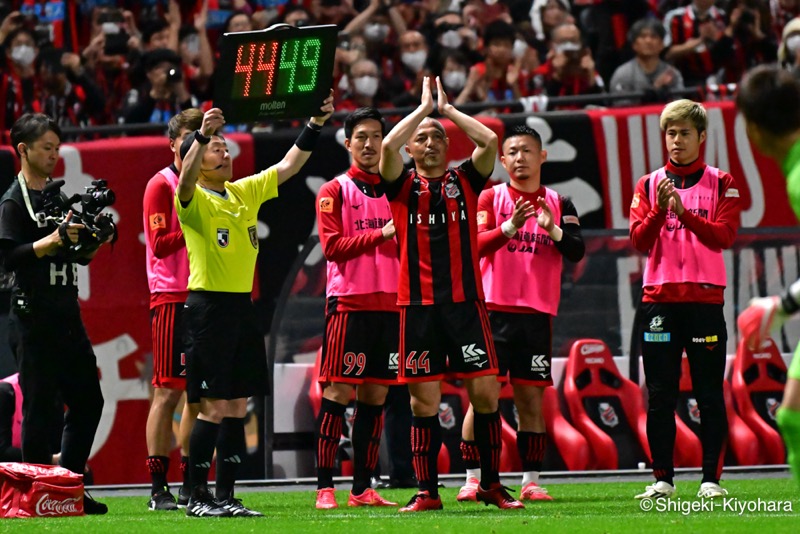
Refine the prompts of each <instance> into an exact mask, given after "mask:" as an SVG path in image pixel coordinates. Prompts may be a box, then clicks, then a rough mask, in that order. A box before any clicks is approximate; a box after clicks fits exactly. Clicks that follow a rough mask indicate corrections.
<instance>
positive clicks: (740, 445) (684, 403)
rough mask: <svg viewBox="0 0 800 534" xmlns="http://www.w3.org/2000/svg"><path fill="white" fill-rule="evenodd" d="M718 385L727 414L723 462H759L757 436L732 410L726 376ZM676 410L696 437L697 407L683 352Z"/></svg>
mask: <svg viewBox="0 0 800 534" xmlns="http://www.w3.org/2000/svg"><path fill="white" fill-rule="evenodd" d="M722 387H723V394H724V396H725V411H726V413H727V416H728V452H729V453H730V455H729V456H728V459H727V460H726V463H728V464H735V465H756V464H758V463H760V462H759V460H758V459H759V452H760V447H759V444H758V438H756V436H755V434H753V431H752V430H750V427H749V426H747V424H746V423H745V422H744V421H742V418H741V417H739V414H737V413H736V410H735V409H734V407H733V397H732V396H731V386H730V384H729V383H728V381H727V380H726V381H724V382H723V383H722ZM677 413H678V416H679V417H680V419H681V421H682V422H683V423H684V424H685V425H686V426H687V427H688V428H689V430H691V431H692V432H694V434H695V435H696V436H698V437H699V436H700V410H699V409H698V407H697V401H696V400H695V397H694V394H693V393H692V375H691V373H690V372H689V359H688V358H686V357H685V356H684V358H683V361H682V362H681V385H680V397H679V399H678V410H677ZM701 448H702V447H701Z"/></svg>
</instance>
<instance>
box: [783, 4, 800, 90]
mask: <svg viewBox="0 0 800 534" xmlns="http://www.w3.org/2000/svg"><path fill="white" fill-rule="evenodd" d="M778 60H779V61H780V63H781V65H783V68H785V69H787V70H788V71H789V72H791V73H792V74H794V76H795V77H796V78H800V17H797V18H793V19H792V20H790V21H789V22H788V23H787V24H786V26H785V27H784V28H783V36H782V38H781V45H780V47H779V48H778Z"/></svg>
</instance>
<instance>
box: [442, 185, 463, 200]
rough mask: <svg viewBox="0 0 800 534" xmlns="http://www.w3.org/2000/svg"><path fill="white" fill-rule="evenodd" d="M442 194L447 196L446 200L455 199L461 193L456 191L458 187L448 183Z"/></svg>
mask: <svg viewBox="0 0 800 534" xmlns="http://www.w3.org/2000/svg"><path fill="white" fill-rule="evenodd" d="M444 194H445V195H447V198H457V197H458V196H459V195H460V194H461V191H459V190H458V186H457V185H456V184H454V183H448V184H445V186H444Z"/></svg>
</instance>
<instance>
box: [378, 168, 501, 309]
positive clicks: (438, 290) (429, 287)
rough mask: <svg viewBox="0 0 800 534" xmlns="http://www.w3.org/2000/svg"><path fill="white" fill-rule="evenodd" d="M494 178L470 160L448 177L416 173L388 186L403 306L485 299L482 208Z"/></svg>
mask: <svg viewBox="0 0 800 534" xmlns="http://www.w3.org/2000/svg"><path fill="white" fill-rule="evenodd" d="M488 179H489V177H488V176H482V175H481V174H480V173H479V172H478V171H477V170H476V169H475V166H474V165H473V163H472V160H467V161H465V162H464V163H463V164H461V166H459V167H455V168H453V167H451V168H448V169H447V171H446V172H445V174H444V175H443V176H439V177H436V178H426V177H424V176H421V175H420V174H418V173H417V171H416V170H414V169H411V170H406V171H405V172H404V173H403V174H402V175H400V177H399V178H398V179H397V180H396V181H394V182H391V183H387V184H386V196H387V198H388V199H389V205H390V206H391V208H392V217H393V220H394V226H395V229H396V230H397V238H398V242H399V244H400V279H399V282H398V291H397V303H398V304H400V305H409V304H421V305H430V304H442V303H446V302H465V301H472V300H483V298H484V296H483V285H482V283H481V274H480V266H479V263H478V242H477V235H478V227H477V210H478V195H479V194H480V192H481V190H483V187H484V186H485V185H486V181H487V180H488Z"/></svg>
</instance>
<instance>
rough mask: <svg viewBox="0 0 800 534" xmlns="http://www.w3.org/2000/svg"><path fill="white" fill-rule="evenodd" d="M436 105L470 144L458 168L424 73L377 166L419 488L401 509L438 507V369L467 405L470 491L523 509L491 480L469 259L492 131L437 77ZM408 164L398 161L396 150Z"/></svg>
mask: <svg viewBox="0 0 800 534" xmlns="http://www.w3.org/2000/svg"><path fill="white" fill-rule="evenodd" d="M436 85H437V89H438V108H439V112H440V113H441V114H442V115H443V116H444V117H446V118H447V119H450V120H451V121H452V122H453V123H454V124H455V125H456V126H457V127H459V128H461V129H462V130H463V131H464V133H466V134H467V135H468V136H469V138H470V139H471V140H472V141H473V142H474V143H475V144H476V145H477V146H476V148H475V150H474V151H473V152H472V156H471V158H470V159H469V160H467V161H466V162H464V163H462V164H461V165H460V166H459V167H448V166H447V148H448V145H449V140H448V138H447V133H446V131H445V129H444V126H442V124H441V123H440V122H439V121H437V120H435V119H431V118H428V115H429V114H430V113H431V112H432V111H433V110H434V101H433V94H432V80H431V79H430V78H428V77H425V78H424V80H423V83H422V97H421V102H420V105H419V107H418V108H417V109H416V110H415V111H414V112H413V113H411V114H410V115H408V116H406V117H405V118H404V119H403V120H401V121H400V122H399V123H398V124H397V125H396V126H395V127H394V128H393V129H392V131H391V132H390V133H389V135H387V136H386V138H385V139H384V141H383V146H382V150H381V162H380V173H381V177H382V179H383V180H385V181H386V182H387V184H386V196H387V198H388V199H389V203H390V206H391V208H392V218H393V220H394V224H395V228H396V231H397V238H398V242H399V244H400V280H399V284H398V285H399V287H398V303H399V304H400V351H399V352H400V365H399V371H398V379H399V381H400V382H405V383H407V384H408V387H409V391H410V393H411V409H412V411H413V413H414V418H413V423H412V428H411V447H412V451H413V458H414V471H415V472H416V475H417V480H419V492H418V493H417V494H416V495H415V496H414V497H413V498H412V499H411V501H409V503H408V505H406V506H405V507H404V508H401V509H400V511H401V512H418V511H424V510H438V509H441V508H442V501H441V499H440V498H439V495H438V472H437V463H436V461H437V457H438V453H439V448H440V447H441V443H442V434H441V427H440V426H439V418H438V413H439V401H440V400H441V391H440V382H441V380H442V378H444V376H445V373H449V374H451V375H454V376H456V377H458V378H462V379H464V381H465V384H466V387H467V391H468V392H469V396H470V401H471V402H472V405H473V406H474V409H475V436H476V441H477V446H478V450H479V453H480V459H481V481H480V486H479V488H478V491H477V498H478V500H480V501H484V502H486V503H487V504H489V503H491V504H495V505H497V506H498V507H500V508H523V505H522V503H520V502H519V501H517V500H516V499H514V498H513V497H511V496H510V495H509V494H508V492H507V488H504V487H503V486H502V485H501V484H500V479H499V464H500V450H501V442H500V430H501V426H500V414H499V412H498V409H497V396H498V391H497V385H496V380H495V376H496V375H497V356H496V355H495V351H494V344H493V343H492V334H491V327H490V326H489V318H488V315H487V313H486V304H485V303H484V297H483V286H482V284H481V275H480V269H479V266H478V245H477V232H478V229H477V207H478V195H479V194H480V192H481V190H482V189H483V187H484V185H486V181H487V180H488V179H489V176H490V175H491V173H492V170H493V169H494V162H495V159H496V158H497V145H498V141H497V135H496V134H495V133H494V132H493V131H492V130H491V129H489V128H487V127H486V126H484V125H483V124H481V123H480V122H479V121H478V120H476V119H474V118H472V117H470V116H468V115H465V114H464V113H461V112H460V111H458V110H457V109H456V108H455V107H454V106H453V105H452V104H449V103H448V100H447V95H446V94H445V92H444V89H443V87H442V83H441V81H440V80H439V78H438V77H437V78H436ZM404 145H405V150H406V152H407V153H408V154H409V155H410V156H411V158H412V159H413V160H414V164H415V167H416V169H413V170H406V169H404V168H403V158H402V156H401V155H400V149H401V148H402V147H403V146H404Z"/></svg>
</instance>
